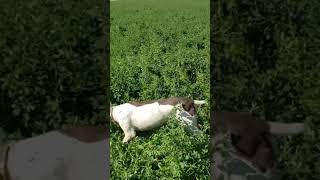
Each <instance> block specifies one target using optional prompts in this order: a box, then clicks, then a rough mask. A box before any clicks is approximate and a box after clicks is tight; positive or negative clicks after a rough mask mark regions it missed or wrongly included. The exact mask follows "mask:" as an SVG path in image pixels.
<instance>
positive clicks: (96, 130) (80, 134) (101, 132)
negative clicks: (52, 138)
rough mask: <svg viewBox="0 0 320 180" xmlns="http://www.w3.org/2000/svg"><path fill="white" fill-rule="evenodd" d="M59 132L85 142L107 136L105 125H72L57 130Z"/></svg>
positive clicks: (95, 140)
mask: <svg viewBox="0 0 320 180" xmlns="http://www.w3.org/2000/svg"><path fill="white" fill-rule="evenodd" d="M59 132H61V133H63V134H65V135H67V136H70V137H73V138H75V139H77V140H79V141H82V142H86V143H92V142H97V141H101V140H104V139H107V138H108V134H107V127H72V128H66V129H62V130H59Z"/></svg>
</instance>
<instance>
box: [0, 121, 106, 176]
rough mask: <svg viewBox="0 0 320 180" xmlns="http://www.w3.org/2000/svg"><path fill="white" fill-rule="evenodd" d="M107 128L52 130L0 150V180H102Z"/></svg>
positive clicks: (104, 169) (104, 174)
mask: <svg viewBox="0 0 320 180" xmlns="http://www.w3.org/2000/svg"><path fill="white" fill-rule="evenodd" d="M107 135H108V132H107V128H105V127H77V128H67V129H62V130H54V131H50V132H47V133H45V134H42V135H38V136H34V137H31V138H27V139H24V140H20V141H17V142H13V143H11V144H7V145H3V146H2V147H1V148H0V154H1V157H0V179H3V180H31V179H32V180H57V179H59V180H89V179H96V180H105V179H108V177H109V170H108V164H109V157H108V151H109V148H108V142H107V138H108V137H107Z"/></svg>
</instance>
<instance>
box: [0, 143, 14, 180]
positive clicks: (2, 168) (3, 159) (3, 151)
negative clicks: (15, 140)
mask: <svg viewBox="0 0 320 180" xmlns="http://www.w3.org/2000/svg"><path fill="white" fill-rule="evenodd" d="M11 145H12V144H11V143H9V144H5V145H3V146H2V147H1V148H0V177H1V179H2V180H10V175H9V171H8V166H7V165H8V156H9V150H10V147H11Z"/></svg>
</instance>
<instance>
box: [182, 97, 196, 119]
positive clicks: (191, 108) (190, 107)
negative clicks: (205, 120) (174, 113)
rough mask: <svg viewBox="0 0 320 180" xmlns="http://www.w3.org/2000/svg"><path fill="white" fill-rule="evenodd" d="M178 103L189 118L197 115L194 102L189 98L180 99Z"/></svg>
mask: <svg viewBox="0 0 320 180" xmlns="http://www.w3.org/2000/svg"><path fill="white" fill-rule="evenodd" d="M180 103H181V106H182V108H183V110H184V111H186V112H188V113H189V114H190V115H191V116H195V115H196V113H197V112H196V107H195V104H194V101H193V100H192V99H191V98H188V97H184V98H181V101H180Z"/></svg>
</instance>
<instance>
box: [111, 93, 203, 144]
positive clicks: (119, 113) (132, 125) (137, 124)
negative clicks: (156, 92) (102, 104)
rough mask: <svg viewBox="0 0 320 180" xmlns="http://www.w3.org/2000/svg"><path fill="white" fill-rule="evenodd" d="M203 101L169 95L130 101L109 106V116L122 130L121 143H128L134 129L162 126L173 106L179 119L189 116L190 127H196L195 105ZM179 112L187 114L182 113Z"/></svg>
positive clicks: (142, 129)
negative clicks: (164, 97)
mask: <svg viewBox="0 0 320 180" xmlns="http://www.w3.org/2000/svg"><path fill="white" fill-rule="evenodd" d="M205 103H206V102H205V101H199V100H192V99H191V98H189V97H170V98H166V99H159V100H148V101H142V102H140V101H131V102H129V103H124V104H121V105H117V106H111V107H110V117H111V119H112V121H113V122H115V123H117V124H118V125H119V126H120V127H121V129H122V130H123V132H124V138H123V141H122V142H123V143H128V142H129V141H130V140H132V139H133V138H134V137H135V136H136V131H148V130H152V129H155V128H158V127H160V126H162V125H163V124H164V123H165V122H166V121H167V119H168V116H169V115H170V113H171V112H172V111H173V109H174V108H176V109H177V114H176V115H177V116H178V117H180V118H179V119H181V120H185V121H184V122H186V123H187V124H188V122H187V121H186V119H188V117H189V120H190V121H191V122H190V121H189V126H193V128H191V129H198V127H197V126H198V125H197V121H196V107H195V105H199V104H205ZM181 112H184V113H185V114H187V116H184V117H182V116H179V115H182V113H181Z"/></svg>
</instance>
